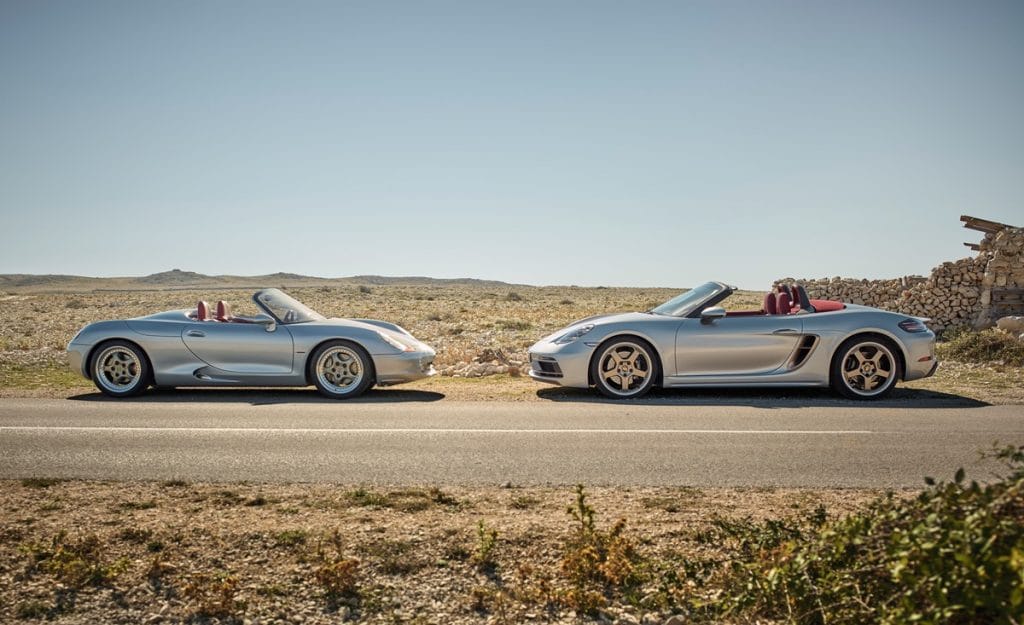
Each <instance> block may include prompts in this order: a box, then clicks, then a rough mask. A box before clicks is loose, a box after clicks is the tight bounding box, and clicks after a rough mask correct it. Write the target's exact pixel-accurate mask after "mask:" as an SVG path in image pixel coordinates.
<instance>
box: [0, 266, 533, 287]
mask: <svg viewBox="0 0 1024 625" xmlns="http://www.w3.org/2000/svg"><path fill="white" fill-rule="evenodd" d="M347 284H365V285H377V286H387V285H408V286H446V285H447V286H457V285H463V286H478V287H491V288H501V287H511V286H523V285H514V284H509V283H507V282H501V281H498V280H478V279H475V278H429V277H425V276H405V277H403V276H350V277H345V278H320V277H317V276H304V275H301V274H297V273H284V272H277V273H271V274H267V275H263V276H226V275H221V276H210V275H206V274H202V273H196V272H194V271H182V270H181V269H171V270H170V271H161V272H159V273H154V274H151V275H148V276H141V277H133V276H126V277H112V278H96V277H89V276H71V275H59V274H46V275H32V274H0V291H36V292H44V291H50V292H64V291H78V292H80V291H97V290H102V291H120V290H164V289H190V288H221V289H224V288H236V287H237V288H242V287H267V286H286V287H288V286H290V287H299V286H330V285H347Z"/></svg>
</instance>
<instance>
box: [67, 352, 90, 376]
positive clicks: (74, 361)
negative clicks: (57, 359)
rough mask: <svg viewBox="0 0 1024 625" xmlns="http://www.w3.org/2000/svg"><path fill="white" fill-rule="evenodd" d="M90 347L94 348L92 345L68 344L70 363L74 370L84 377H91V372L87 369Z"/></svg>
mask: <svg viewBox="0 0 1024 625" xmlns="http://www.w3.org/2000/svg"><path fill="white" fill-rule="evenodd" d="M90 349H92V345H82V344H80V343H70V344H68V365H69V366H70V367H71V370H72V371H73V372H75V373H77V374H78V375H80V376H82V377H84V378H88V377H89V372H88V371H86V364H87V363H86V356H87V355H88V354H89V350H90Z"/></svg>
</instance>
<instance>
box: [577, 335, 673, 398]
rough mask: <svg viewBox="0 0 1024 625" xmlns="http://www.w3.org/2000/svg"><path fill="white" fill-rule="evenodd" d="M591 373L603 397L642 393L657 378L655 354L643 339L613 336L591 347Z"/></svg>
mask: <svg viewBox="0 0 1024 625" xmlns="http://www.w3.org/2000/svg"><path fill="white" fill-rule="evenodd" d="M590 377H591V379H592V380H593V381H594V385H595V386H597V390H599V391H601V393H602V394H603V395H605V396H606V397H612V398H614V399H632V398H635V397H641V396H643V395H644V394H645V393H647V392H648V391H650V390H651V388H652V387H653V386H654V384H655V382H656V381H657V377H658V357H657V354H656V352H655V351H654V348H653V347H651V346H650V345H649V344H647V342H646V341H641V340H639V339H635V338H633V337H618V338H612V339H609V340H607V341H605V342H604V343H602V344H601V345H599V346H598V348H597V349H596V350H595V351H594V357H593V358H592V359H591V361H590Z"/></svg>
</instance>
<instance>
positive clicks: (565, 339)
mask: <svg viewBox="0 0 1024 625" xmlns="http://www.w3.org/2000/svg"><path fill="white" fill-rule="evenodd" d="M593 329H594V324H592V323H588V324H587V325H585V326H580V327H578V328H576V329H575V330H572V331H570V332H567V333H565V334H563V335H562V336H560V337H558V338H557V339H555V343H556V344H558V345H565V344H566V343H572V342H573V341H575V340H576V339H578V338H580V337H581V336H583V335H584V334H586V333H587V332H590V331H591V330H593Z"/></svg>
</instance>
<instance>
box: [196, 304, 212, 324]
mask: <svg viewBox="0 0 1024 625" xmlns="http://www.w3.org/2000/svg"><path fill="white" fill-rule="evenodd" d="M209 320H210V305H209V304H207V303H206V302H204V301H203V300H199V303H198V304H196V321H209Z"/></svg>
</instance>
